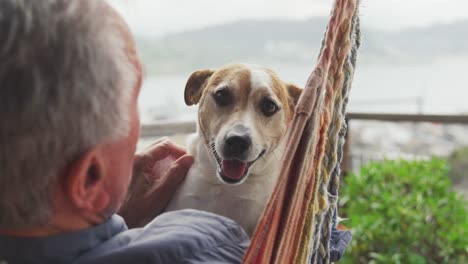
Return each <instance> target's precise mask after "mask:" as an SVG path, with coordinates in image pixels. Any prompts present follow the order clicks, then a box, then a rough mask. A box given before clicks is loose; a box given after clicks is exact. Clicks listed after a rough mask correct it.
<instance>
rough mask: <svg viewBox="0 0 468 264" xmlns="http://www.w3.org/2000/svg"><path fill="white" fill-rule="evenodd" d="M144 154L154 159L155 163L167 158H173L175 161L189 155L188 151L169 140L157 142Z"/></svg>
mask: <svg viewBox="0 0 468 264" xmlns="http://www.w3.org/2000/svg"><path fill="white" fill-rule="evenodd" d="M144 154H145V155H147V156H150V157H152V159H153V161H154V162H157V161H158V160H162V159H164V158H166V157H167V156H169V155H170V156H172V157H173V158H174V159H178V158H180V157H182V156H183V155H185V154H187V152H186V150H185V149H184V148H183V147H182V146H179V145H177V144H175V143H173V142H172V141H170V140H169V139H167V138H164V139H162V140H158V141H156V143H154V144H153V145H151V146H150V147H149V148H147V149H146V150H145V151H144Z"/></svg>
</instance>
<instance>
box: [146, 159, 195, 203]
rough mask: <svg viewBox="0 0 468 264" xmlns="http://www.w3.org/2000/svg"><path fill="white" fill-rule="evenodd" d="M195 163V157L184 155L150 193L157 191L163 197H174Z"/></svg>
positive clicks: (173, 164)
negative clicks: (173, 194)
mask: <svg viewBox="0 0 468 264" xmlns="http://www.w3.org/2000/svg"><path fill="white" fill-rule="evenodd" d="M193 161H194V160H193V156H191V155H184V156H182V157H180V158H179V159H178V160H176V161H174V163H172V165H171V167H170V168H169V170H168V171H167V173H166V175H165V176H164V178H162V179H160V182H159V183H158V184H156V185H155V186H154V187H153V188H152V189H151V191H150V193H152V192H155V191H156V192H159V193H160V194H161V195H170V196H172V193H173V192H174V191H175V190H176V189H177V187H178V186H179V184H180V183H181V182H182V180H183V179H184V178H185V176H186V175H187V172H188V170H189V169H190V167H191V166H192V164H193ZM161 173H163V172H161ZM156 189H157V190H156Z"/></svg>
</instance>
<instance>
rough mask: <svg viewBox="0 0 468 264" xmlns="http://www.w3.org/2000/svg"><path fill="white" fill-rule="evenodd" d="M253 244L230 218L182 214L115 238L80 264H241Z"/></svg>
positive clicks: (167, 215) (162, 217)
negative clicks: (245, 252) (207, 263)
mask: <svg viewBox="0 0 468 264" xmlns="http://www.w3.org/2000/svg"><path fill="white" fill-rule="evenodd" d="M249 242H250V241H249V238H248V236H247V235H246V233H245V232H244V230H243V229H242V228H241V227H240V226H239V225H238V224H236V223H235V222H234V221H232V220H230V219H228V218H225V217H222V216H219V215H215V214H211V213H207V212H202V211H197V210H181V211H173V212H168V213H165V214H162V215H160V216H159V217H157V218H156V219H154V220H153V221H152V222H151V223H149V224H148V225H147V226H145V227H144V228H138V229H130V230H128V231H125V232H122V233H120V234H118V235H116V236H114V237H113V238H112V239H110V240H108V241H106V242H104V243H102V244H101V245H100V246H98V247H96V248H94V249H93V250H92V251H91V252H88V253H87V254H85V255H84V256H83V257H82V261H80V262H79V263H104V262H106V263H107V262H108V261H111V262H112V263H136V262H135V261H137V262H138V263H206V262H209V263H216V262H218V263H239V262H240V261H241V259H242V256H243V254H244V251H245V249H246V248H247V247H248V245H249Z"/></svg>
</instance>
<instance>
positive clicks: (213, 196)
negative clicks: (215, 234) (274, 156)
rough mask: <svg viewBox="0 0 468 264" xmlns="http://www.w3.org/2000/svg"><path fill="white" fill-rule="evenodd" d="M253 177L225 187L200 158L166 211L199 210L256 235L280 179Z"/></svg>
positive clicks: (264, 176)
mask: <svg viewBox="0 0 468 264" xmlns="http://www.w3.org/2000/svg"><path fill="white" fill-rule="evenodd" d="M268 171H269V172H265V174H262V175H250V176H249V178H248V179H247V180H246V181H245V182H243V183H242V184H240V185H230V184H225V183H222V182H221V181H220V180H219V179H217V177H216V169H215V168H213V166H211V165H210V163H206V161H205V160H204V157H202V156H197V157H196V161H195V164H194V165H193V167H192V168H191V169H190V170H189V173H188V174H187V177H186V178H185V180H184V182H183V183H182V185H181V186H180V187H179V189H178V190H177V191H176V193H175V195H174V198H173V199H172V200H171V201H170V203H169V204H168V206H167V208H166V211H174V210H180V209H187V208H191V209H198V210H203V211H208V212H212V213H215V214H219V215H222V216H226V217H228V218H231V219H232V220H234V221H235V222H237V223H238V224H240V225H241V226H242V227H243V228H244V229H245V230H246V232H247V233H248V234H252V233H253V231H254V229H255V227H256V225H257V222H258V220H259V218H260V216H261V214H262V212H263V210H264V208H265V206H266V203H267V201H268V199H269V196H270V194H271V192H272V190H273V188H274V185H275V182H276V178H277V176H276V175H275V174H269V173H270V172H271V170H268Z"/></svg>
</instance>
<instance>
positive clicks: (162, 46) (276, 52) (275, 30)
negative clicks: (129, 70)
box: [137, 18, 468, 74]
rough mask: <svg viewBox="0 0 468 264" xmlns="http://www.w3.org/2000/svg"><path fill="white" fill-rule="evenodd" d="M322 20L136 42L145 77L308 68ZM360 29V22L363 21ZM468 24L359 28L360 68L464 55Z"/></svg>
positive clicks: (242, 24)
mask: <svg viewBox="0 0 468 264" xmlns="http://www.w3.org/2000/svg"><path fill="white" fill-rule="evenodd" d="M326 22H327V20H326V19H324V18H314V19H309V20H303V21H281V20H262V21H260V20H259V21H255V20H249V21H239V22H235V23H231V24H225V25H219V26H212V27H207V28H203V29H198V30H193V31H188V32H183V33H178V34H172V35H168V36H165V37H163V38H160V39H155V40H154V39H153V40H150V39H145V38H139V37H137V43H138V46H139V48H140V52H141V55H142V57H143V60H144V61H145V64H146V67H147V71H148V72H149V74H151V73H155V72H157V73H175V72H180V71H185V70H187V69H193V68H203V67H216V66H219V65H222V64H225V63H227V62H233V61H236V62H252V63H259V64H267V65H268V64H304V63H308V64H310V63H311V61H315V58H316V56H317V53H318V50H319V48H320V43H321V40H322V36H323V33H324V29H325V25H326ZM364 24H365V21H364ZM467 33H468V21H461V22H458V23H454V24H449V25H434V26H431V27H427V28H413V29H409V30H405V31H402V32H392V33H389V32H380V31H375V30H370V29H366V28H365V27H364V28H363V47H362V50H361V53H360V61H361V63H367V62H382V61H386V62H391V63H415V62H418V61H422V60H424V61H430V60H434V59H437V58H443V57H447V56H460V55H468V34H467Z"/></svg>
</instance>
